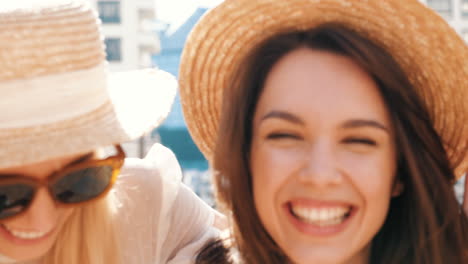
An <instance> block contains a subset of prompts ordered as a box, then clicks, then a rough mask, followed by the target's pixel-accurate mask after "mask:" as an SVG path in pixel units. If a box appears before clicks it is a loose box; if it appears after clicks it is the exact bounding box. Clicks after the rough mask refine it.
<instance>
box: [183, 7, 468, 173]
mask: <svg viewBox="0 0 468 264" xmlns="http://www.w3.org/2000/svg"><path fill="white" fill-rule="evenodd" d="M330 22H333V23H339V24H341V25H344V26H346V27H349V28H351V29H354V30H355V31H357V32H359V33H360V34H361V35H363V36H364V37H367V38H368V39H370V40H372V41H374V42H375V43H377V44H378V45H380V46H382V47H383V48H384V49H386V50H387V51H388V52H390V54H392V55H393V56H394V58H395V59H396V60H397V62H398V63H399V64H400V66H401V67H402V68H403V70H404V71H405V73H406V74H407V75H408V77H409V79H410V81H411V83H412V84H413V85H414V86H415V87H416V89H417V92H418V93H419V94H420V96H421V97H422V98H423V99H424V101H425V103H426V104H427V106H428V107H429V111H430V116H431V118H432V119H433V120H434V123H435V128H436V130H437V132H438V133H439V135H440V136H441V137H442V139H443V142H444V144H445V148H446V150H447V152H448V154H449V158H450V161H451V162H452V165H453V167H454V168H455V173H456V175H457V176H461V175H462V174H463V173H464V172H466V171H467V170H468V125H467V124H468V104H467V103H466V98H468V79H467V76H468V50H467V46H466V44H465V43H464V42H463V40H462V39H461V38H460V37H459V36H458V35H457V33H456V32H455V31H454V30H453V29H452V28H451V27H450V26H449V25H448V24H447V23H446V22H445V21H444V20H443V19H442V18H441V17H439V16H438V15H437V14H436V13H434V12H433V11H432V10H430V9H429V8H427V7H425V6H424V5H422V4H421V3H419V2H418V1H417V0H379V1H375V0H284V1H277V0H254V1H252V0H226V1H225V2H224V3H222V4H221V5H219V6H218V7H216V8H215V9H213V10H211V11H210V12H209V13H208V14H206V15H205V16H204V17H203V18H202V19H201V21H200V22H199V23H198V24H197V25H196V27H195V28H194V30H193V31H192V33H191V34H190V36H189V38H188V40H187V43H186V46H185V49H184V52H183V56H182V61H181V68H180V75H179V78H180V80H179V85H180V94H181V99H182V106H183V111H184V115H185V119H186V121H187V124H188V128H189V130H190V133H191V135H192V137H193V138H194V140H195V142H196V144H197V145H198V147H199V148H200V149H201V151H202V152H203V153H204V155H205V157H207V159H208V160H211V158H212V153H213V148H214V144H215V140H216V137H217V134H216V133H217V130H218V123H219V115H220V109H221V104H222V96H223V89H224V88H225V87H227V82H228V80H230V79H231V74H232V73H233V71H234V69H235V68H236V67H237V65H238V64H239V63H240V62H241V61H242V60H244V57H245V56H246V54H247V53H248V52H249V51H250V50H251V49H252V48H253V47H254V46H255V45H257V44H258V43H260V42H262V41H264V40H265V39H267V38H269V37H271V36H273V35H276V34H279V33H283V32H288V31H293V30H305V29H310V28H314V27H316V26H318V25H320V24H324V23H330Z"/></svg>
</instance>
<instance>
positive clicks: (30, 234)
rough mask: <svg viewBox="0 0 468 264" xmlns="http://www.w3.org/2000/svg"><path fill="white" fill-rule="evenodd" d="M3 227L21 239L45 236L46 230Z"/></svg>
mask: <svg viewBox="0 0 468 264" xmlns="http://www.w3.org/2000/svg"><path fill="white" fill-rule="evenodd" d="M4 227H5V228H6V229H7V230H8V231H9V232H10V234H12V235H13V236H15V237H17V238H21V239H38V238H41V237H43V236H45V235H46V234H47V233H48V232H24V231H17V230H13V229H10V228H9V227H7V226H5V225H4Z"/></svg>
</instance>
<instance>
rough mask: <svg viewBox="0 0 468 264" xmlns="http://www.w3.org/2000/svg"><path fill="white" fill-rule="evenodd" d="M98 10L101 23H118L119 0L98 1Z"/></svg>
mask: <svg viewBox="0 0 468 264" xmlns="http://www.w3.org/2000/svg"><path fill="white" fill-rule="evenodd" d="M98 11H99V18H100V19H101V20H102V23H120V1H99V2H98Z"/></svg>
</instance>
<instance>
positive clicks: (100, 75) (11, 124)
mask: <svg viewBox="0 0 468 264" xmlns="http://www.w3.org/2000/svg"><path fill="white" fill-rule="evenodd" d="M106 76H107V75H106V68H105V63H101V64H99V65H97V66H95V67H93V68H90V69H86V70H79V71H73V72H67V73H61V74H55V75H50V76H41V77H35V78H31V79H26V80H24V79H23V80H14V81H8V82H4V83H0V90H1V91H2V98H4V99H3V100H0V113H4V114H2V115H0V129H4V128H19V127H28V126H35V125H42V124H48V123H53V122H57V121H62V120H66V119H70V118H73V117H77V116H80V115H82V114H85V113H88V112H91V111H93V110H95V109H96V108H98V107H99V106H101V105H103V104H104V103H105V102H107V101H109V95H108V92H107V88H106V87H107V77H106ZM18 102H21V103H22V106H21V107H18V105H17V104H18ZM5 113H7V114H5ZM31 113H34V115H32V114H31Z"/></svg>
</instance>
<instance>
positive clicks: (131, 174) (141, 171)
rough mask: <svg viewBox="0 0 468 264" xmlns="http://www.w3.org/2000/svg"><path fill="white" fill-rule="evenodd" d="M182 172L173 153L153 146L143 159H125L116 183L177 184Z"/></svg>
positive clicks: (159, 146) (161, 147)
mask: <svg viewBox="0 0 468 264" xmlns="http://www.w3.org/2000/svg"><path fill="white" fill-rule="evenodd" d="M181 178H182V171H181V169H180V166H179V163H178V162H177V159H176V157H175V155H174V153H173V152H172V151H171V150H170V149H168V148H166V147H164V146H163V145H161V144H155V145H153V147H152V148H151V149H150V151H149V153H148V155H147V156H146V157H145V158H144V159H139V158H127V159H125V164H124V166H123V168H122V171H121V173H120V175H119V178H118V181H117V183H118V184H119V185H122V184H143V185H146V186H148V185H150V186H151V185H155V184H164V182H179V181H180V180H181Z"/></svg>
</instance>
